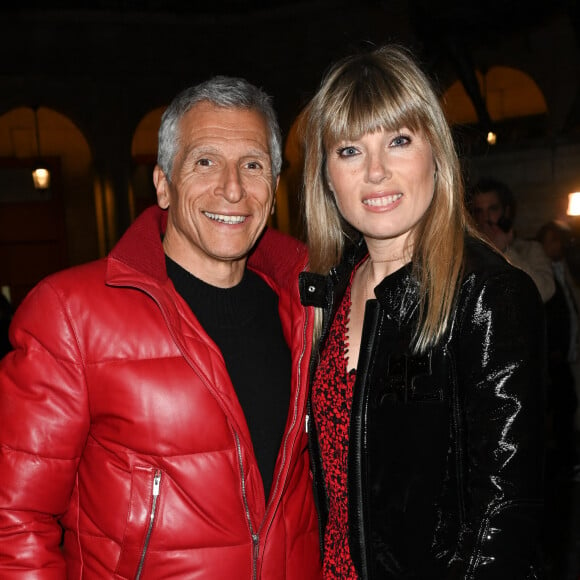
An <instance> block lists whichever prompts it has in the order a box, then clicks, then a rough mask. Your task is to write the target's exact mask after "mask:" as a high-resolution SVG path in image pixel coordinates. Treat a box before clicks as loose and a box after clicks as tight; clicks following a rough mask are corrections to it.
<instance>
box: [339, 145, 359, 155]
mask: <svg viewBox="0 0 580 580" xmlns="http://www.w3.org/2000/svg"><path fill="white" fill-rule="evenodd" d="M357 153H358V150H357V148H356V147H352V146H348V147H340V148H339V149H338V156H339V157H352V156H353V155H356V154H357Z"/></svg>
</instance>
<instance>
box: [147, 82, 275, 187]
mask: <svg viewBox="0 0 580 580" xmlns="http://www.w3.org/2000/svg"><path fill="white" fill-rule="evenodd" d="M201 101H207V102H210V103H212V104H214V105H216V106H218V107H224V108H226V109H248V110H253V111H257V112H258V113H261V114H262V115H263V116H264V118H265V120H266V124H267V126H268V133H269V145H270V156H271V160H272V177H273V179H274V181H275V180H276V178H277V177H278V176H279V175H280V171H281V169H282V135H281V132H280V126H279V125H278V119H277V116H276V112H275V111H274V107H273V106H272V98H271V97H270V96H269V95H267V94H266V93H265V92H264V91H263V90H262V89H260V88H258V87H256V86H254V85H253V84H251V83H249V82H248V81H247V80H245V79H242V78H238V77H228V76H221V75H220V76H216V77H213V78H211V79H209V80H207V81H204V82H202V83H200V84H198V85H194V86H192V87H189V88H187V89H185V90H183V91H182V92H181V93H179V94H178V95H177V96H176V97H175V98H174V99H173V101H172V102H171V103H170V105H169V107H167V109H166V110H165V112H164V113H163V116H162V117H161V126H160V128H159V147H158V150H157V164H158V165H159V167H160V168H161V170H162V171H163V173H164V174H165V176H166V177H167V179H169V180H170V181H171V172H172V170H173V161H174V159H175V154H176V152H177V149H178V146H179V139H180V134H179V123H180V121H181V118H182V117H183V115H185V113H187V111H189V110H190V109H191V108H192V107H193V106H194V105H196V104H197V103H199V102H201Z"/></svg>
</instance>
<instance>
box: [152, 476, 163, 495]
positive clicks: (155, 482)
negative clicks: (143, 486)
mask: <svg viewBox="0 0 580 580" xmlns="http://www.w3.org/2000/svg"><path fill="white" fill-rule="evenodd" d="M160 487H161V471H156V472H155V477H154V478H153V497H157V496H158V495H159V488H160Z"/></svg>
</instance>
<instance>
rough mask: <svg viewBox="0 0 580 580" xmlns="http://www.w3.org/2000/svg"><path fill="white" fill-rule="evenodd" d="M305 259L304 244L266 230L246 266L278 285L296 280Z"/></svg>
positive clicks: (274, 230)
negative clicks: (276, 282)
mask: <svg viewBox="0 0 580 580" xmlns="http://www.w3.org/2000/svg"><path fill="white" fill-rule="evenodd" d="M307 259H308V252H307V249H306V244H304V243H303V242H301V241H300V240H298V239H297V238H295V237H293V236H290V235H288V234H285V233H283V232H281V231H279V230H276V229H273V228H267V229H266V231H265V232H264V233H263V235H262V236H261V238H260V240H259V241H258V243H257V244H256V247H255V248H254V249H253V251H252V253H251V255H250V257H249V260H248V265H249V266H250V267H251V268H252V269H254V270H256V271H258V272H261V273H263V274H265V275H266V276H269V277H270V278H272V279H274V280H276V281H278V283H280V284H286V283H287V282H288V281H290V280H293V281H295V280H297V277H298V272H300V271H301V270H303V269H304V268H305V267H306V263H307Z"/></svg>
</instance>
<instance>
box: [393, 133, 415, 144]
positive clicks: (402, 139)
mask: <svg viewBox="0 0 580 580" xmlns="http://www.w3.org/2000/svg"><path fill="white" fill-rule="evenodd" d="M410 142H411V138H410V137H408V136H407V135H397V136H396V137H395V138H394V139H393V140H392V141H391V146H392V147H400V146H401V145H408V144H409V143H410Z"/></svg>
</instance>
